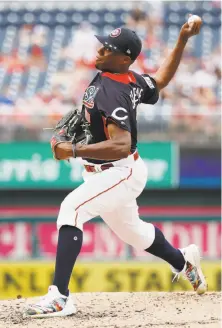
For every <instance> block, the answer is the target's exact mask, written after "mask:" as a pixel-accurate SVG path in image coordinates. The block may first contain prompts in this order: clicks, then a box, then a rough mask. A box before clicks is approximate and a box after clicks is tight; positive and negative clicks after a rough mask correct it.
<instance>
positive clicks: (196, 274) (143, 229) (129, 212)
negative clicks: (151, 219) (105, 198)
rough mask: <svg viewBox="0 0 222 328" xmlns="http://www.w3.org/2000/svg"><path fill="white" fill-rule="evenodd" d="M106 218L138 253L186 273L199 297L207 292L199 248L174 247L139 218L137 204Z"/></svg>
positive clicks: (126, 206)
mask: <svg viewBox="0 0 222 328" xmlns="http://www.w3.org/2000/svg"><path fill="white" fill-rule="evenodd" d="M102 218H103V219H104V221H105V222H106V223H107V224H108V225H109V226H110V228H111V229H112V230H113V231H114V232H115V233H116V234H117V235H118V236H119V238H120V239H122V240H123V241H125V242H126V243H128V244H130V245H131V246H133V247H134V248H136V249H138V250H145V251H146V252H148V253H150V254H153V255H155V256H157V257H159V258H161V259H163V260H165V261H166V262H168V263H169V264H170V265H171V268H172V269H173V271H174V272H175V273H176V274H179V273H182V274H184V275H185V276H186V277H187V279H188V280H189V281H190V283H191V284H192V286H193V288H194V290H196V291H197V293H198V294H202V293H204V292H205V291H206V289H207V284H206V281H205V278H204V275H203V273H202V270H201V266H200V254H199V251H198V248H197V246H196V245H189V246H188V247H186V248H184V249H182V250H180V249H177V248H174V247H173V246H172V245H171V244H170V243H169V242H168V241H167V240H166V238H165V237H164V235H163V233H162V231H161V230H160V229H158V228H157V227H155V226H154V225H153V224H151V223H147V222H144V221H142V220H141V219H140V218H139V214H138V206H137V204H136V201H132V202H130V203H129V204H127V205H125V206H122V207H121V209H119V210H118V211H115V212H113V213H104V214H103V215H102Z"/></svg>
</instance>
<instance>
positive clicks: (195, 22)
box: [180, 14, 202, 41]
mask: <svg viewBox="0 0 222 328" xmlns="http://www.w3.org/2000/svg"><path fill="white" fill-rule="evenodd" d="M201 25H202V19H201V18H200V17H199V16H197V15H191V14H189V19H188V21H187V22H186V23H185V24H184V25H183V26H182V28H181V30H180V37H181V38H182V39H183V40H184V41H187V40H188V39H189V38H190V37H191V36H193V35H196V34H199V32H200V28H201Z"/></svg>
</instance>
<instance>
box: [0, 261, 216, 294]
mask: <svg viewBox="0 0 222 328" xmlns="http://www.w3.org/2000/svg"><path fill="white" fill-rule="evenodd" d="M202 267H203V272H204V275H205V276H206V277H207V283H208V290H209V291H219V290H220V288H221V282H220V281H221V280H220V277H221V266H220V262H219V261H218V262H203V265H202ZM53 276H54V263H44V262H21V263H19V262H17V263H10V265H8V263H7V262H6V263H1V266H0V299H9V298H16V297H17V296H18V295H20V296H21V297H32V296H39V295H44V294H46V293H47V288H48V286H49V285H51V284H52V280H53ZM172 278H173V274H172V272H171V269H170V266H169V265H168V264H167V263H159V262H158V263H136V262H121V263H116V262H109V263H92V262H89V263H78V264H77V265H76V267H75V268H74V270H73V273H72V276H71V280H70V285H69V290H70V292H71V293H73V292H142V291H165V292H170V291H192V287H191V285H190V284H189V282H188V281H187V280H184V279H179V280H178V281H174V282H172Z"/></svg>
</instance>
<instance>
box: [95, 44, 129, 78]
mask: <svg viewBox="0 0 222 328" xmlns="http://www.w3.org/2000/svg"><path fill="white" fill-rule="evenodd" d="M130 61H131V59H130V58H129V57H128V56H126V55H124V54H121V53H117V52H113V51H111V50H110V49H108V48H105V47H101V48H100V49H99V50H98V55H97V56H96V63H95V66H96V68H97V69H99V70H100V71H108V72H113V73H120V72H122V71H126V69H127V68H128V66H129V65H130Z"/></svg>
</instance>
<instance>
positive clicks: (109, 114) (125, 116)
mask: <svg viewBox="0 0 222 328" xmlns="http://www.w3.org/2000/svg"><path fill="white" fill-rule="evenodd" d="M109 92H110V93H109V95H107V93H105V92H103V91H101V92H98V95H97V97H96V102H97V107H98V109H99V111H100V112H101V114H102V115H103V116H104V117H105V120H106V125H108V124H109V123H115V124H116V125H117V126H118V127H120V128H121V129H123V130H127V131H129V132H131V126H130V117H129V113H130V111H131V110H132V108H131V107H132V104H131V102H130V101H129V100H128V99H127V97H126V95H124V93H120V92H113V93H112V91H111V90H109Z"/></svg>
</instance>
